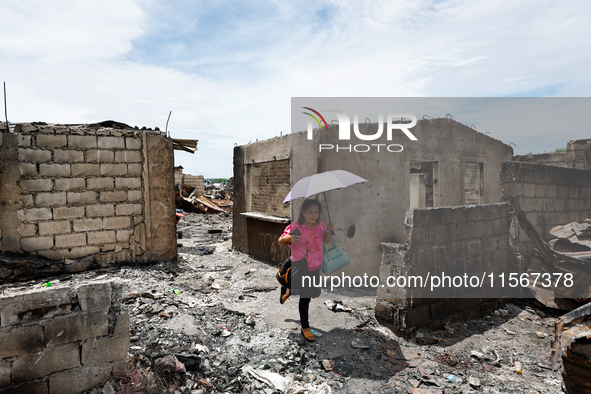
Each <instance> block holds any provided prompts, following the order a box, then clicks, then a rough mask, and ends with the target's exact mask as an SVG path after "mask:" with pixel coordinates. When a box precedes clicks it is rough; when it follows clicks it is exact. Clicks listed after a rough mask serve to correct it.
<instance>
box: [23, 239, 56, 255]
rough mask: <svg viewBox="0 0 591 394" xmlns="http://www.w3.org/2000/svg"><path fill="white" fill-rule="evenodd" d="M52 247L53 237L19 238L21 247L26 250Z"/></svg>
mask: <svg viewBox="0 0 591 394" xmlns="http://www.w3.org/2000/svg"><path fill="white" fill-rule="evenodd" d="M52 247H53V237H32V238H21V249H22V250H24V251H27V252H32V251H35V250H44V249H51V248H52Z"/></svg>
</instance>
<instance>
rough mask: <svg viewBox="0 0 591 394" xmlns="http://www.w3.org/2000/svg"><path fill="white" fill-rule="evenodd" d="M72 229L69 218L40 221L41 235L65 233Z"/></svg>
mask: <svg viewBox="0 0 591 394" xmlns="http://www.w3.org/2000/svg"><path fill="white" fill-rule="evenodd" d="M71 231H72V230H71V225H70V221H69V220H54V221H51V222H40V223H39V235H53V234H65V233H69V232H71Z"/></svg>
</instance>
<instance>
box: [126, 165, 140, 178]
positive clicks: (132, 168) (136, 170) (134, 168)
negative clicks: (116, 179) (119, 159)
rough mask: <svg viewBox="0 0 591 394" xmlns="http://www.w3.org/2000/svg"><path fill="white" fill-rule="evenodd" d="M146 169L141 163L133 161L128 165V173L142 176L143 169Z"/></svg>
mask: <svg viewBox="0 0 591 394" xmlns="http://www.w3.org/2000/svg"><path fill="white" fill-rule="evenodd" d="M143 170H144V166H143V165H141V164H139V163H133V164H128V165H127V174H128V175H132V176H140V175H142V171H143Z"/></svg>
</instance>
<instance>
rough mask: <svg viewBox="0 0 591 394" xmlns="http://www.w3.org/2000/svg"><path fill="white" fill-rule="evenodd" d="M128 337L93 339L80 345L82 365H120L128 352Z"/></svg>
mask: <svg viewBox="0 0 591 394" xmlns="http://www.w3.org/2000/svg"><path fill="white" fill-rule="evenodd" d="M129 338H130V336H129V335H126V336H123V337H120V338H109V337H104V338H98V339H97V338H94V339H89V340H87V341H86V342H83V343H82V364H83V365H84V366H88V365H101V364H106V363H110V362H112V363H114V364H115V365H121V364H123V363H125V360H126V359H127V352H128V351H129V345H130V341H129Z"/></svg>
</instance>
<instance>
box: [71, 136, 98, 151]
mask: <svg viewBox="0 0 591 394" xmlns="http://www.w3.org/2000/svg"><path fill="white" fill-rule="evenodd" d="M68 147H69V148H96V136H92V135H69V136H68Z"/></svg>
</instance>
